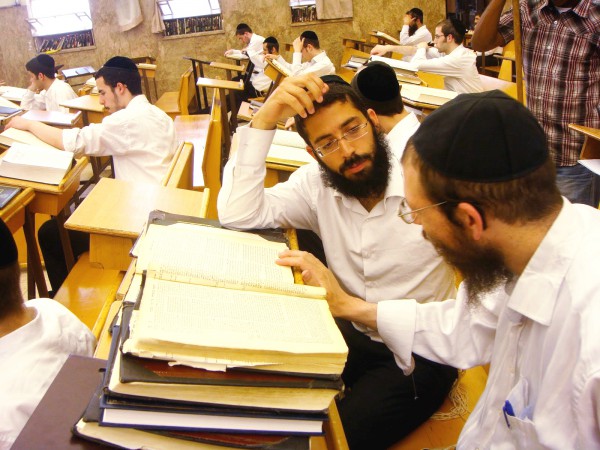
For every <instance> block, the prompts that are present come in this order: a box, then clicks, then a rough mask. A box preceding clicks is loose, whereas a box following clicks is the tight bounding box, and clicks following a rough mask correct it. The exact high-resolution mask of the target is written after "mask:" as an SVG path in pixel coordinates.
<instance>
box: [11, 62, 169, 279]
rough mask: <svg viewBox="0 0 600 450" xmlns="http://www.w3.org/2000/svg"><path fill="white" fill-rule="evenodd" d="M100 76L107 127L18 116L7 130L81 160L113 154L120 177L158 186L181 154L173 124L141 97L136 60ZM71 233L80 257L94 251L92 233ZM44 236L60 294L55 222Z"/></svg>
mask: <svg viewBox="0 0 600 450" xmlns="http://www.w3.org/2000/svg"><path fill="white" fill-rule="evenodd" d="M95 78H96V85H97V87H98V92H99V94H100V104H101V105H104V107H105V108H106V109H107V110H108V112H109V113H110V115H109V116H106V117H105V118H104V119H103V120H102V123H95V124H90V125H88V126H86V127H83V128H71V129H66V130H61V129H59V128H54V127H51V126H49V125H46V124H43V123H41V122H35V121H32V120H27V119H23V118H22V117H15V118H13V119H12V120H11V121H10V122H9V123H8V125H7V128H10V127H14V128H18V129H21V130H26V131H30V132H31V133H33V134H34V135H36V136H37V137H38V138H40V139H42V140H43V141H45V142H47V143H49V144H50V145H53V146H54V147H56V148H60V149H62V150H65V151H67V152H71V153H74V155H75V156H76V157H78V156H82V155H87V156H112V159H113V169H114V175H115V178H117V179H121V180H127V181H133V182H137V183H152V184H159V183H160V182H161V181H162V179H163V178H164V176H165V174H166V173H167V169H168V167H169V163H170V162H171V159H172V158H173V154H174V153H175V150H176V144H177V141H176V138H175V128H174V125H173V120H172V119H171V118H170V117H169V116H168V115H167V114H166V113H165V112H164V111H162V110H161V109H159V108H157V107H156V106H154V105H152V104H150V102H148V99H147V98H146V97H145V96H144V95H143V94H142V82H141V77H140V74H139V72H138V68H137V66H136V65H135V63H134V62H133V61H132V60H131V59H129V58H126V57H124V56H115V57H113V58H110V59H109V60H108V61H107V62H106V63H105V64H104V66H102V67H101V68H100V70H98V72H96V75H95ZM69 234H70V236H71V242H72V246H73V252H74V253H75V254H76V256H78V255H80V254H81V253H83V252H85V251H86V250H87V249H88V248H89V235H87V234H85V233H77V232H70V233H69ZM39 236H40V237H39V241H40V247H41V249H42V253H43V255H44V261H45V262H46V269H47V271H48V277H49V279H50V284H51V285H52V290H53V291H56V290H57V289H58V288H59V287H60V285H61V284H62V282H63V281H64V280H65V278H66V277H67V269H66V264H65V262H64V254H63V251H62V246H61V245H60V239H58V238H57V236H58V229H57V228H56V222H55V221H48V222H46V223H45V224H44V225H42V228H40V231H39Z"/></svg>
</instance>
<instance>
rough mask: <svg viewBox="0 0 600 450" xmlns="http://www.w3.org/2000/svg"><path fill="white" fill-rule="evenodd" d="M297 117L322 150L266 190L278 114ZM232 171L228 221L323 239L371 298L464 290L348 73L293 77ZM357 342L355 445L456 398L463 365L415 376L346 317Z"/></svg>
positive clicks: (349, 283) (350, 397)
mask: <svg viewBox="0 0 600 450" xmlns="http://www.w3.org/2000/svg"><path fill="white" fill-rule="evenodd" d="M294 114H298V115H297V116H296V125H297V127H298V131H299V134H300V135H301V136H302V137H303V138H304V140H305V141H306V144H307V147H306V148H307V151H308V152H310V153H311V154H312V155H313V156H314V157H315V159H316V161H315V162H314V163H311V164H307V165H305V166H302V167H300V168H299V169H298V170H296V171H295V172H294V173H293V174H292V175H291V176H290V179H289V180H288V181H286V182H284V183H279V184H277V185H276V186H274V187H272V188H268V189H265V188H264V187H263V185H264V177H265V170H266V167H265V159H266V155H267V152H268V150H269V147H270V145H271V142H272V141H273V137H274V134H275V128H276V125H277V121H278V120H279V119H280V118H281V117H290V116H291V115H294ZM237 133H238V136H239V146H238V151H237V153H236V155H235V156H234V157H233V158H231V159H230V160H229V162H228V163H227V165H226V166H225V170H224V173H223V186H222V188H221V191H220V193H219V199H218V204H217V206H218V210H219V220H220V221H221V223H222V224H223V225H225V226H228V227H232V228H238V229H251V228H274V227H275V228H276V227H284V228H296V229H304V230H312V231H314V232H315V233H316V234H317V235H318V236H319V237H320V238H321V240H322V242H323V247H324V250H325V256H326V259H327V263H328V265H329V267H330V268H331V269H332V271H333V273H334V274H335V276H336V277H338V279H339V280H340V282H341V283H342V284H343V285H344V287H345V288H346V289H348V290H349V291H350V292H352V293H353V294H354V295H356V296H361V297H362V298H365V299H366V300H367V302H372V303H376V302H378V301H379V300H381V299H385V298H390V297H391V298H416V299H418V300H419V301H420V302H435V301H438V300H443V299H446V298H448V297H451V296H454V293H455V287H454V273H453V271H452V270H450V268H449V267H448V266H447V265H445V264H444V263H443V262H442V259H441V258H440V257H439V256H438V255H437V254H436V252H435V250H434V248H433V246H431V244H430V243H429V242H427V241H426V240H425V239H423V236H422V235H421V230H420V229H419V228H418V227H411V226H409V225H407V224H405V223H404V222H402V221H400V220H398V218H397V217H396V215H397V211H398V207H399V205H400V200H401V199H402V198H403V195H404V191H403V188H402V173H401V170H400V164H399V161H398V159H397V158H395V157H393V156H391V155H390V151H389V148H388V145H387V141H386V139H385V136H384V135H383V133H381V132H380V131H379V122H378V118H377V116H376V114H375V113H374V112H373V111H372V110H370V109H369V110H367V108H365V106H364V105H363V104H362V102H361V101H360V99H359V98H358V96H357V95H356V93H355V92H354V91H353V90H352V88H351V87H350V86H349V85H348V83H346V82H345V81H343V80H342V79H341V78H340V77H338V76H335V75H330V76H326V77H323V78H322V79H320V78H318V77H316V76H314V75H313V74H308V75H304V76H301V77H289V78H286V79H285V80H284V81H283V82H282V83H281V85H280V86H279V87H278V88H277V89H276V90H275V91H274V92H273V94H271V96H270V97H269V99H268V100H267V101H266V102H265V104H264V105H263V106H262V107H261V109H260V111H259V112H258V113H256V114H255V115H254V117H253V119H252V122H251V124H250V126H249V127H241V128H238V131H237ZM338 326H339V328H340V330H341V331H342V334H343V335H344V338H345V340H346V343H347V344H348V347H349V355H348V361H347V363H346V366H345V369H344V373H343V374H342V378H343V380H344V383H345V385H346V387H347V391H346V393H345V396H344V398H343V399H341V400H340V401H339V403H338V409H339V411H340V417H341V420H342V424H343V426H344V431H345V433H346V437H347V438H348V441H349V444H350V447H351V448H352V449H361V448H365V449H369V450H375V449H384V448H387V447H388V446H390V445H392V444H393V443H394V442H396V441H398V440H399V439H401V438H402V437H403V436H405V435H406V434H408V433H409V432H410V431H412V430H413V429H415V428H416V427H417V426H419V425H420V424H421V423H422V422H424V421H425V420H427V419H428V418H429V417H430V416H431V415H432V414H433V413H434V412H435V411H436V410H437V409H438V408H439V406H440V405H441V403H442V402H443V401H444V399H445V398H446V396H447V394H448V392H449V390H450V388H451V386H452V383H453V382H454V380H455V379H456V371H455V369H452V368H449V367H447V366H443V365H439V364H436V363H432V362H431V361H427V360H425V359H424V358H420V357H417V359H418V361H417V369H416V370H415V372H414V374H411V375H410V376H405V375H404V374H403V373H402V371H401V370H400V369H399V368H398V366H397V365H396V363H395V361H394V357H393V354H392V353H391V352H390V350H389V349H387V348H386V346H385V345H384V344H383V343H382V342H381V339H380V337H379V335H378V334H377V333H376V332H375V331H374V330H373V329H370V328H367V327H363V326H361V325H359V324H353V323H352V322H350V321H345V320H340V321H338Z"/></svg>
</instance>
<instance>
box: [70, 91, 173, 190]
mask: <svg viewBox="0 0 600 450" xmlns="http://www.w3.org/2000/svg"><path fill="white" fill-rule="evenodd" d="M62 138H63V146H64V148H65V150H66V151H68V152H72V153H74V154H75V155H76V156H80V155H83V154H85V155H89V156H112V157H113V163H114V169H115V178H117V179H121V180H129V181H135V182H141V183H153V184H157V183H160V182H161V181H162V179H163V177H164V176H165V174H166V172H167V169H168V167H169V163H170V162H171V159H172V158H173V154H174V153H175V150H176V145H177V140H176V138H175V128H174V126H173V120H171V118H170V117H169V116H167V114H165V112H164V111H162V110H161V109H159V108H157V107H156V106H154V105H151V104H150V103H149V102H148V100H147V99H146V97H145V96H143V95H136V96H135V97H134V98H133V99H132V100H131V101H130V102H129V104H128V105H127V107H125V108H124V109H121V110H119V111H115V112H114V113H112V114H111V115H109V116H106V117H105V118H104V119H103V120H102V123H93V124H90V125H88V126H87V127H83V128H72V129H67V130H63V133H62Z"/></svg>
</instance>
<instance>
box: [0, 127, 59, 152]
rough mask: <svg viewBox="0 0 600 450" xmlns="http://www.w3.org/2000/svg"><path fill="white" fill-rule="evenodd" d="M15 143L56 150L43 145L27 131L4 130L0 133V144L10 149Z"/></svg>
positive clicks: (43, 143) (45, 144)
mask: <svg viewBox="0 0 600 450" xmlns="http://www.w3.org/2000/svg"><path fill="white" fill-rule="evenodd" d="M16 142H20V143H22V144H29V145H34V146H36V147H45V148H50V149H52V150H56V147H53V146H51V145H50V144H47V143H45V142H44V141H42V140H41V139H40V138H38V137H36V136H35V135H34V134H33V133H30V132H29V131H23V130H18V129H16V128H9V129H8V130H4V131H3V132H2V133H0V144H1V145H4V146H6V147H10V146H11V145H13V144H14V143H16Z"/></svg>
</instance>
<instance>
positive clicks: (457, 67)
mask: <svg viewBox="0 0 600 450" xmlns="http://www.w3.org/2000/svg"><path fill="white" fill-rule="evenodd" d="M475 59H476V55H475V52H473V51H472V50H469V49H467V48H465V47H464V46H463V45H459V46H458V47H456V48H455V49H454V50H453V51H452V52H451V53H450V54H448V55H444V54H443V53H440V52H438V51H437V49H435V48H429V49H425V48H419V49H417V52H416V53H415V56H413V59H412V60H411V63H413V64H414V65H415V66H416V67H417V69H418V70H422V71H423V72H430V73H436V74H438V75H443V76H444V77H445V78H444V87H445V88H446V89H447V90H449V91H455V92H460V93H461V94H465V93H470V92H482V91H483V85H482V84H481V79H480V78H479V72H477V67H476V65H475Z"/></svg>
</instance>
